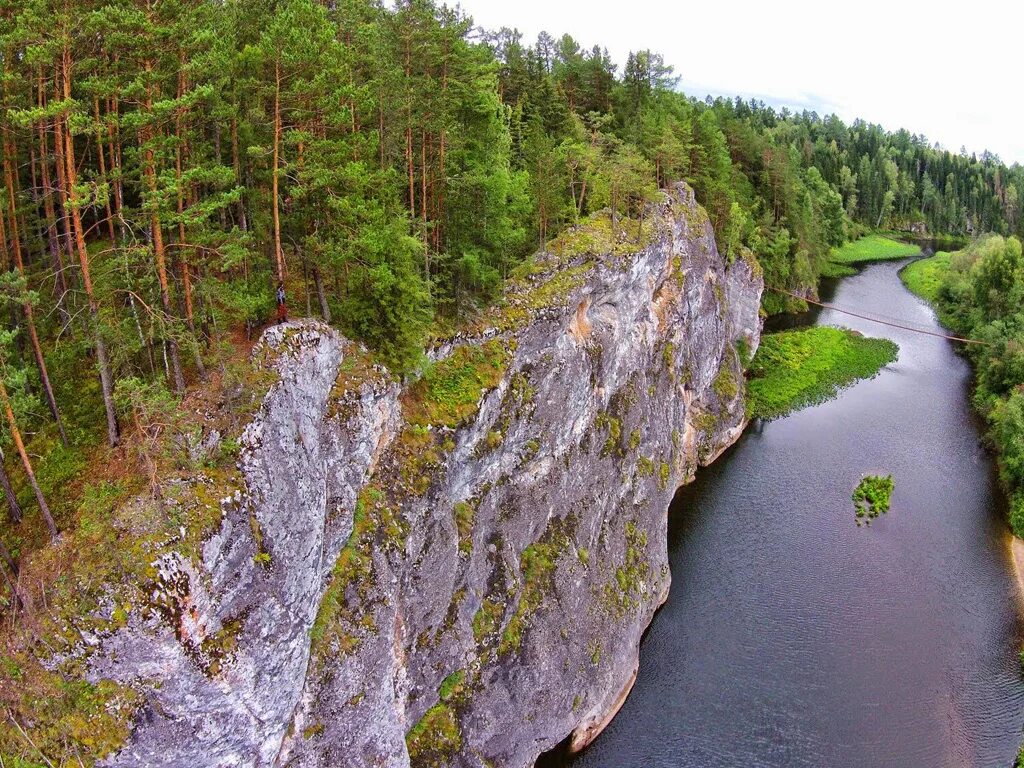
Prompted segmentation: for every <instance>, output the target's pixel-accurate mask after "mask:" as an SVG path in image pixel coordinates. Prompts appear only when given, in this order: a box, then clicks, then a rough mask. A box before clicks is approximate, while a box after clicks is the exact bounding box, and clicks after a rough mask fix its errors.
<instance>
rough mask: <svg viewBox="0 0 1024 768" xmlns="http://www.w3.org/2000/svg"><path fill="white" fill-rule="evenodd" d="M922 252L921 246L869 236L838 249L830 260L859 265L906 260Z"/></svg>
mask: <svg viewBox="0 0 1024 768" xmlns="http://www.w3.org/2000/svg"><path fill="white" fill-rule="evenodd" d="M920 252H921V248H920V246H917V245H910V244H908V243H900V242H897V241H896V240H891V239H889V238H888V237H882V236H881V235H869V236H867V237H862V238H860V239H859V240H854V241H853V242H850V243H846V245H844V246H842V247H841V248H836V249H835V250H833V251H832V253H831V254H830V255H829V260H830V261H832V262H835V263H836V264H859V263H862V262H866V261H891V260H894V259H904V258H906V257H908V256H914V255H916V254H918V253H920Z"/></svg>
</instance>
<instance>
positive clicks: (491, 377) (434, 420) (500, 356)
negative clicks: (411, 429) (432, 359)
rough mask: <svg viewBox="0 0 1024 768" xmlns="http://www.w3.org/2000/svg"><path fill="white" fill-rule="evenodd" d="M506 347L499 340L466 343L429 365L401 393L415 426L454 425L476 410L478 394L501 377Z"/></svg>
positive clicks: (406, 412) (495, 383) (491, 386)
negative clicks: (419, 376)
mask: <svg viewBox="0 0 1024 768" xmlns="http://www.w3.org/2000/svg"><path fill="white" fill-rule="evenodd" d="M507 359H508V350H507V349H506V345H505V344H504V343H503V342H501V341H497V340H495V341H489V342H487V343H486V344H482V345H474V344H465V345H463V346H460V347H457V348H456V349H455V350H453V351H452V353H451V354H450V355H449V356H448V357H446V358H444V359H443V360H441V361H439V362H437V363H434V364H433V365H429V366H428V367H427V369H426V371H425V372H424V374H423V376H422V377H421V378H420V379H419V380H418V381H416V383H414V384H413V385H412V386H411V387H410V388H409V390H408V392H407V393H406V395H405V396H404V403H405V404H406V405H407V406H408V407H407V409H406V411H405V415H406V419H407V420H408V421H409V423H410V424H412V425H414V426H418V427H427V426H430V425H433V426H445V427H457V426H459V425H460V424H461V423H462V422H463V421H465V419H466V418H468V417H469V416H470V415H472V414H473V413H475V412H476V409H477V406H478V404H479V402H480V397H481V395H482V394H483V393H484V392H485V391H486V390H488V389H493V388H494V387H495V386H497V384H498V382H499V381H500V380H501V375H502V372H503V371H504V370H505V365H506V363H507Z"/></svg>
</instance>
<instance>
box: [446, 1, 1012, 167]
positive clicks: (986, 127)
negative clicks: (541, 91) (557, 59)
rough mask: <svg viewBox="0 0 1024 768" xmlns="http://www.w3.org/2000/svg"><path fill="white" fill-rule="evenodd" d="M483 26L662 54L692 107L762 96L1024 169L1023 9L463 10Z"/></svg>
mask: <svg viewBox="0 0 1024 768" xmlns="http://www.w3.org/2000/svg"><path fill="white" fill-rule="evenodd" d="M460 4H461V6H462V8H463V9H464V10H465V11H466V12H467V13H468V14H469V15H470V16H472V17H473V19H474V21H475V23H476V24H478V25H481V26H484V27H487V28H493V29H497V28H499V27H502V26H507V27H517V28H518V29H519V30H520V31H521V32H522V33H523V35H524V38H525V40H526V41H527V42H531V43H532V42H533V41H534V40H535V39H536V36H537V33H538V32H540V31H541V30H547V31H548V32H550V33H551V34H552V35H554V36H555V37H558V36H560V35H561V34H562V33H563V32H568V33H569V34H571V35H572V36H573V37H574V38H576V40H577V41H578V42H580V44H581V45H583V46H584V47H586V48H589V47H591V46H592V45H594V44H595V43H600V44H601V45H602V46H604V47H607V48H608V50H609V52H610V53H611V55H612V57H613V58H614V59H615V60H616V62H617V63H619V66H620V71H621V67H622V64H623V63H624V62H625V58H626V55H627V54H628V52H629V51H630V50H635V49H640V48H650V49H651V50H654V51H657V52H660V53H662V54H664V56H665V59H666V61H667V62H668V63H670V64H672V65H673V66H674V67H675V70H676V74H678V75H680V76H681V77H682V83H681V87H682V89H683V90H684V91H685V92H686V93H687V94H688V95H691V96H700V97H703V96H704V95H706V94H708V93H711V94H715V95H720V94H721V95H730V96H731V95H740V96H743V97H751V96H754V97H757V98H759V99H763V100H764V101H766V102H769V103H772V104H775V105H778V106H782V105H787V106H790V107H792V108H795V109H803V108H808V109H815V110H817V111H818V112H819V114H826V113H828V112H835V113H836V114H838V115H839V116H840V117H842V118H843V119H844V120H847V121H850V120H852V119H853V118H855V117H862V118H864V119H865V120H868V121H870V122H873V123H881V124H882V125H883V126H885V127H886V128H888V129H891V130H895V129H898V128H906V129H907V130H909V131H911V132H913V133H919V134H924V135H925V136H927V137H928V139H929V141H931V142H935V141H938V142H939V143H940V144H942V145H943V146H944V147H946V148H947V149H951V150H954V151H955V150H959V149H960V147H961V146H966V147H967V150H968V151H969V152H971V151H974V152H979V153H980V152H981V151H982V150H984V149H988V150H990V151H992V152H995V153H996V154H998V155H999V156H1000V157H1001V158H1002V159H1003V160H1004V161H1005V162H1007V163H1013V162H1021V163H1024V100H1022V99H1021V92H1022V89H1021V83H1022V82H1024V57H1021V55H1020V54H1019V53H1018V51H1017V45H1016V42H1015V41H1016V40H1017V39H1018V38H1019V36H1020V34H1021V32H1022V31H1024V30H1022V22H1024V10H1022V7H1024V4H1021V3H1019V2H1017V0H999V1H998V2H996V0H969V2H964V3H957V4H956V5H955V6H954V4H952V3H949V2H948V1H947V0H938V1H935V0H932V2H921V1H920V0H911V1H910V2H906V1H904V0H857V1H856V2H849V0H848V1H847V2H843V3H837V2H827V1H826V2H823V1H822V0H817V2H812V1H810V0H773V1H770V2H769V1H765V0H761V1H756V0H755V1H754V2H751V1H749V0H742V1H737V0H699V2H693V1H692V0H675V1H672V0H617V1H616V2H614V3H612V2H607V1H606V0H461V2H460Z"/></svg>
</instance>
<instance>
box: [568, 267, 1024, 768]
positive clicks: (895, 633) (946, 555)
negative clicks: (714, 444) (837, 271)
mask: <svg viewBox="0 0 1024 768" xmlns="http://www.w3.org/2000/svg"><path fill="white" fill-rule="evenodd" d="M900 266H901V264H894V263H885V264H877V265H872V266H869V267H867V268H866V269H865V270H864V271H863V272H862V273H861V274H859V275H857V276H856V277H851V278H847V279H845V280H843V281H841V282H840V283H839V284H838V285H837V286H836V287H835V292H834V295H833V296H832V297H831V300H832V301H833V302H834V303H835V304H836V305H837V306H840V307H848V308H850V309H854V310H855V311H859V312H865V313H867V314H874V315H878V316H886V317H890V318H896V319H900V320H903V321H910V324H912V325H917V326H920V327H925V328H930V329H933V330H941V329H940V328H939V326H938V325H937V324H936V321H935V319H934V316H933V314H932V312H931V310H930V309H929V308H928V307H927V306H925V305H924V304H923V303H922V302H920V301H919V300H918V299H916V298H915V297H914V296H913V295H912V294H910V293H909V292H907V291H906V290H905V289H904V288H903V286H902V284H901V283H900V281H899V278H898V276H897V273H898V270H899V267H900ZM816 322H817V323H818V324H825V325H829V324H841V325H845V326H847V327H850V328H854V329H857V330H859V331H862V332H864V333H865V334H868V335H873V336H886V337H888V338H891V339H892V340H894V341H895V342H897V343H898V344H899V345H900V356H899V360H898V361H897V362H896V363H894V364H892V365H890V366H889V367H888V368H886V369H885V370H884V371H883V372H882V374H881V375H879V376H878V377H877V378H875V379H872V380H869V381H864V382H861V383H859V384H857V385H856V386H854V387H852V388H850V389H848V390H846V391H845V392H844V393H843V394H842V396H841V397H840V398H839V399H837V400H834V401H832V402H829V403H826V404H824V405H821V406H819V407H816V408H811V409H807V410H804V411H801V412H799V413H797V414H794V415H792V416H790V417H788V418H785V419H781V420H779V421H775V422H771V423H769V424H763V425H753V426H752V427H751V428H750V429H749V430H748V432H747V433H746V435H745V436H744V437H743V438H742V439H741V440H740V441H739V443H738V444H737V445H736V446H735V447H734V448H733V449H732V450H731V451H730V452H729V453H727V454H726V455H725V456H723V457H722V458H721V459H719V461H718V462H717V463H716V464H714V465H713V466H712V467H710V468H708V469H705V470H702V472H700V473H698V478H697V481H696V482H695V483H694V484H693V485H691V486H689V487H687V488H685V489H683V490H682V491H680V493H679V494H678V495H677V497H676V499H675V501H674V502H673V505H672V510H671V514H670V524H669V525H670V531H669V559H670V562H671V567H672V578H673V583H672V592H671V595H670V597H669V601H668V603H667V604H666V605H665V607H664V608H663V609H662V610H661V611H660V612H659V613H658V615H657V616H656V617H655V619H654V622H653V624H652V625H651V628H650V630H649V632H648V633H647V635H646V637H645V640H644V642H643V645H642V647H641V654H640V673H639V677H638V679H637V683H636V687H635V688H634V689H633V693H632V695H631V696H630V697H629V699H628V700H627V702H626V704H625V706H624V707H623V708H622V711H621V712H620V714H619V715H618V717H617V718H616V719H615V720H614V722H613V723H612V724H611V725H610V726H609V728H608V730H607V731H606V732H605V733H604V734H602V735H601V737H599V739H598V740H597V741H596V742H595V744H594V745H592V746H591V748H590V749H589V750H587V751H586V752H585V753H584V754H583V755H581V756H579V757H577V758H576V759H575V760H573V761H572V763H571V764H572V766H573V768H632V767H633V766H636V767H637V768H640V767H643V768H662V767H664V768H669V767H671V768H679V767H680V766H700V767H701V768H704V767H714V766H745V767H749V766H780V767H781V766H787V767H789V766H815V768H820V767H822V766H829V767H830V768H844V767H847V766H849V767H851V768H853V767H855V766H908V767H917V766H922V767H927V768H937V767H939V766H956V767H957V768H960V767H961V766H1010V765H1011V764H1012V762H1013V757H1014V756H1015V755H1016V752H1017V747H1018V745H1019V743H1020V741H1021V739H1022V737H1021V724H1022V721H1024V683H1022V679H1021V674H1020V667H1019V662H1018V659H1017V650H1018V643H1019V638H1020V636H1021V634H1022V631H1024V627H1022V626H1021V620H1020V598H1019V596H1018V590H1017V587H1016V581H1015V578H1014V575H1013V569H1012V564H1011V561H1010V557H1009V551H1008V531H1007V528H1006V524H1005V523H1004V521H1003V510H1002V507H1001V504H1002V502H1001V497H1000V494H999V492H998V486H997V483H996V479H995V476H994V470H993V464H992V460H991V458H990V457H989V456H988V455H987V454H986V453H985V451H984V450H983V448H982V447H981V446H980V444H979V429H978V424H977V422H976V420H975V418H974V416H973V415H972V413H971V410H970V407H969V400H968V398H969V385H970V370H969V367H968V365H967V363H966V362H965V361H964V360H963V359H961V358H960V357H958V356H957V355H956V354H955V352H954V350H953V348H952V346H951V345H950V343H949V342H947V341H945V340H943V339H938V338H933V337H929V336H923V335H917V334H913V333H910V332H906V331H902V330H898V329H895V328H889V327H885V326H879V325H876V324H872V323H869V322H867V321H863V320H859V319H857V318H852V317H848V316H843V315H838V314H836V313H835V312H833V311H831V310H824V311H822V312H820V313H819V314H818V315H817V318H816ZM867 473H884V474H888V473H892V474H893V475H894V477H895V480H896V490H895V493H894V494H893V504H892V511H891V512H889V513H888V514H887V515H884V516H882V517H881V518H880V519H878V520H877V521H876V522H874V523H873V524H872V525H871V526H870V527H869V528H858V527H857V526H856V525H855V524H854V515H853V506H852V502H851V500H850V494H851V492H852V491H853V488H854V487H855V486H856V485H857V482H858V481H859V480H860V478H861V477H862V476H863V475H864V474H867Z"/></svg>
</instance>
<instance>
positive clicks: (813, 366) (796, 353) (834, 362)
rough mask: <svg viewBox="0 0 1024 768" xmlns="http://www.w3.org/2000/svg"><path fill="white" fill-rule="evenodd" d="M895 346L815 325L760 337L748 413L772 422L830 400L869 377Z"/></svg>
mask: <svg viewBox="0 0 1024 768" xmlns="http://www.w3.org/2000/svg"><path fill="white" fill-rule="evenodd" d="M898 353H899V347H897V346H896V345H895V344H894V343H893V342H891V341H888V340H887V339H869V338H866V337H864V336H861V335H860V334H858V333H856V332H854V331H849V330H846V329H843V328H830V327H824V326H822V327H815V328H805V329H801V330H797V331H784V332H782V333H773V334H769V335H767V336H765V337H764V338H763V339H762V340H761V347H760V349H759V350H758V352H757V356H756V357H755V358H754V361H753V362H752V363H751V365H750V369H749V372H748V373H749V379H750V381H749V383H748V385H747V412H748V414H749V415H750V417H751V418H761V419H775V418H779V417H780V416H785V415H786V414H788V413H792V412H793V411H795V410H798V409H800V408H803V407H806V406H809V405H816V404H818V403H821V402H824V401H826V400H830V399H831V398H833V397H835V396H836V394H837V393H838V392H839V390H841V389H842V388H843V387H847V386H849V385H850V384H853V383H854V382H856V381H858V380H859V379H866V378H870V377H872V376H874V375H875V374H876V373H878V371H879V370H881V369H882V368H883V367H884V366H885V365H887V364H888V363H891V362H892V361H894V360H895V359H896V357H897V355H898Z"/></svg>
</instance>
